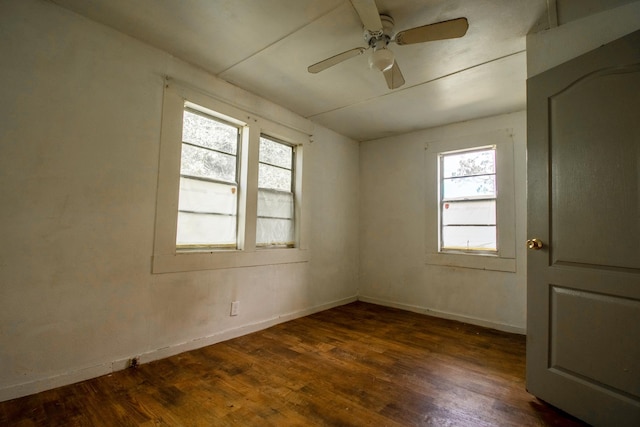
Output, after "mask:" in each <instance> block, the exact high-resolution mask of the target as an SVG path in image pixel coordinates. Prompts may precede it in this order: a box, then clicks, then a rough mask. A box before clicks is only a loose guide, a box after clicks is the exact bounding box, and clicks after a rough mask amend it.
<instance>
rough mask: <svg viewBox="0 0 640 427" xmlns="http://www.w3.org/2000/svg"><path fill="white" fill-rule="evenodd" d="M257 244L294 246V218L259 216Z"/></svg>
mask: <svg viewBox="0 0 640 427" xmlns="http://www.w3.org/2000/svg"><path fill="white" fill-rule="evenodd" d="M256 244H257V245H258V246H293V244H294V224H293V220H290V219H274V218H258V223H257V228H256Z"/></svg>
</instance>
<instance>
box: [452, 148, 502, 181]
mask: <svg viewBox="0 0 640 427" xmlns="http://www.w3.org/2000/svg"><path fill="white" fill-rule="evenodd" d="M495 164H496V161H495V150H494V149H488V150H482V151H467V152H464V153H458V154H445V155H444V156H443V158H442V176H443V177H444V178H451V177H454V176H470V175H481V174H492V173H495V172H496V166H495Z"/></svg>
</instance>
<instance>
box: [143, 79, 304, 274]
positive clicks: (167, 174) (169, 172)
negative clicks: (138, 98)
mask: <svg viewBox="0 0 640 427" xmlns="http://www.w3.org/2000/svg"><path fill="white" fill-rule="evenodd" d="M185 105H188V106H189V107H190V108H192V109H193V108H195V109H197V110H200V111H202V112H203V113H205V114H208V115H211V116H213V117H216V118H218V119H221V120H223V121H226V122H229V123H232V124H234V125H237V126H240V127H241V128H242V130H241V141H240V147H239V158H238V163H239V166H238V174H239V176H238V210H237V215H238V228H237V230H238V231H237V239H238V245H237V246H238V247H237V249H216V248H195V249H188V250H178V248H177V246H176V231H177V217H178V196H179V184H180V179H179V178H180V161H181V148H182V120H183V112H184V108H185ZM261 134H266V135H269V136H272V137H274V138H277V139H279V140H281V141H283V142H286V143H288V144H290V145H293V146H295V147H296V151H295V158H294V161H295V162H296V171H295V183H296V184H295V185H296V188H295V189H296V191H295V209H296V210H295V217H296V218H297V219H298V220H297V221H296V224H295V247H293V248H281V249H278V250H266V249H261V248H257V247H256V242H255V240H256V217H257V190H258V189H257V186H258V154H259V137H260V135H261ZM310 141H311V135H310V134H308V133H305V132H302V131H300V130H297V129H294V128H292V127H289V126H286V125H283V124H279V123H276V122H273V121H271V120H267V119H264V118H262V117H260V116H257V115H255V114H253V113H251V112H248V111H246V110H244V109H241V108H238V107H236V106H234V105H230V104H229V103H228V102H225V101H223V100H220V99H218V98H216V97H214V96H213V95H212V94H208V93H206V92H204V91H201V90H198V89H196V88H193V87H191V86H189V85H186V84H179V83H178V82H176V81H173V80H171V81H166V82H165V85H164V96H163V102H162V123H161V129H160V153H159V165H158V187H157V197H156V221H155V239H154V247H153V257H152V272H153V273H169V272H182V271H197V270H214V269H221V268H235V267H249V266H259V265H271V264H286V263H298V262H307V261H308V260H309V251H308V247H307V234H308V232H307V230H308V228H309V225H308V224H307V222H308V218H307V215H306V212H307V210H308V208H307V206H306V202H305V201H304V200H303V198H302V194H303V184H304V182H305V175H304V164H303V163H304V162H303V154H304V146H305V144H307V143H309V142H310Z"/></svg>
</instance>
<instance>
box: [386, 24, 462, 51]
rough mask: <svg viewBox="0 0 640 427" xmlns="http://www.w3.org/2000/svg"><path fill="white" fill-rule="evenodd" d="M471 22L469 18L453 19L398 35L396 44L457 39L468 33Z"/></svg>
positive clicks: (405, 31) (401, 32)
mask: <svg viewBox="0 0 640 427" xmlns="http://www.w3.org/2000/svg"><path fill="white" fill-rule="evenodd" d="M468 28H469V22H468V21H467V18H457V19H451V20H450V21H442V22H436V23H435V24H429V25H423V26H422V27H415V28H411V29H409V30H404V31H400V32H399V33H398V34H396V37H395V42H396V43H397V44H399V45H403V44H413V43H423V42H430V41H434V40H445V39H455V38H458V37H462V36H464V35H465V34H466V33H467V29H468Z"/></svg>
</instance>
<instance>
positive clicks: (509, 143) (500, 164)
mask: <svg viewBox="0 0 640 427" xmlns="http://www.w3.org/2000/svg"><path fill="white" fill-rule="evenodd" d="M490 145H494V146H495V147H496V175H497V195H498V197H497V202H496V203H497V205H496V215H497V217H496V220H497V221H496V222H497V233H498V253H497V254H491V253H462V252H461V253H452V252H439V250H438V249H439V241H440V240H439V239H440V235H439V233H440V223H439V209H440V208H439V194H440V187H439V179H440V178H439V176H438V162H439V155H440V153H447V152H451V151H458V150H468V149H473V148H476V147H486V146H490ZM425 153H426V155H425V162H426V163H425V170H426V174H427V176H426V179H427V186H426V194H425V197H426V215H425V217H426V236H425V244H426V256H425V262H426V263H427V264H432V265H441V266H449V267H463V268H473V269H480V270H495V271H507V272H515V271H516V246H515V244H516V234H515V185H514V179H515V175H514V157H513V136H512V131H511V130H508V129H505V130H497V131H493V132H488V133H483V134H476V135H469V136H465V137H460V138H455V139H447V140H441V141H434V142H429V143H427V144H426V147H425Z"/></svg>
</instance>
